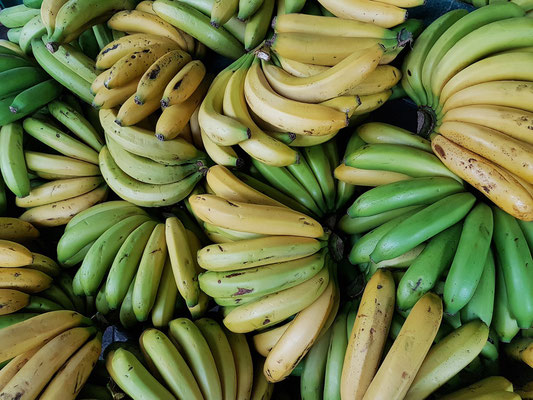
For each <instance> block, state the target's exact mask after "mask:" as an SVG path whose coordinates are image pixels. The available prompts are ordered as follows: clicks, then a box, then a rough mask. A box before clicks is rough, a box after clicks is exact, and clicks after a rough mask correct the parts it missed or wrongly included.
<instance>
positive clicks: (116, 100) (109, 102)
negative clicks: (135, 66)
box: [92, 78, 140, 109]
mask: <svg viewBox="0 0 533 400" xmlns="http://www.w3.org/2000/svg"><path fill="white" fill-rule="evenodd" d="M139 80H140V78H139V79H134V80H132V81H131V82H129V83H127V84H125V85H124V86H122V87H118V88H115V89H107V88H106V87H104V86H102V88H100V89H98V91H97V92H96V94H95V96H94V100H93V103H92V105H93V107H95V108H98V109H101V108H104V109H105V108H114V107H117V106H120V105H122V104H124V102H126V100H128V99H129V98H131V97H133V95H134V94H135V92H136V91H137V85H138V84H139Z"/></svg>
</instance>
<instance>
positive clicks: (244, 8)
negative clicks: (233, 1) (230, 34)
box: [237, 0, 263, 21]
mask: <svg viewBox="0 0 533 400" xmlns="http://www.w3.org/2000/svg"><path fill="white" fill-rule="evenodd" d="M261 4H263V0H239V13H238V15H237V18H239V19H240V20H241V21H246V20H247V19H248V18H250V17H251V16H252V15H254V14H255V13H256V11H257V10H258V9H259V7H261Z"/></svg>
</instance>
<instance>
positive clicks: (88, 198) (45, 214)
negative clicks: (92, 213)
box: [20, 185, 107, 226]
mask: <svg viewBox="0 0 533 400" xmlns="http://www.w3.org/2000/svg"><path fill="white" fill-rule="evenodd" d="M106 197H107V186H106V185H100V186H99V187H97V188H96V189H93V190H91V191H90V192H87V193H85V194H82V195H80V196H77V197H72V198H70V199H66V200H61V201H58V202H55V203H50V204H44V205H42V206H37V207H33V208H30V209H28V210H27V211H26V212H24V213H23V214H22V215H21V216H20V219H22V220H24V221H28V222H31V223H32V224H34V225H39V226H59V225H65V224H67V223H68V222H69V221H70V220H71V219H72V217H73V216H74V215H76V214H78V213H80V212H81V211H84V210H86V209H87V208H89V207H91V206H93V205H95V204H97V203H100V202H102V201H104V200H105V198H106Z"/></svg>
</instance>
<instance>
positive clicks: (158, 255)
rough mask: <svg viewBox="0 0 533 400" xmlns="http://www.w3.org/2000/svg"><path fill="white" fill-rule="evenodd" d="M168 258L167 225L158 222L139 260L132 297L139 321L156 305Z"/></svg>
mask: <svg viewBox="0 0 533 400" xmlns="http://www.w3.org/2000/svg"><path fill="white" fill-rule="evenodd" d="M166 258H167V243H166V241H165V225H164V224H157V225H156V227H155V228H154V230H153V232H152V234H151V235H150V238H149V239H148V242H147V243H146V246H145V248H144V251H143V255H142V257H141V261H140V262H139V268H138V269H137V275H136V278H135V286H134V288H133V293H132V298H131V301H132V303H133V312H134V313H135V316H136V317H137V320H138V321H141V322H142V321H146V320H147V319H148V316H149V314H150V311H151V309H152V307H153V306H154V303H155V299H156V296H157V289H158V287H159V282H160V280H161V275H162V273H163V268H164V266H165V260H166Z"/></svg>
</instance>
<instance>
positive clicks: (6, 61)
mask: <svg viewBox="0 0 533 400" xmlns="http://www.w3.org/2000/svg"><path fill="white" fill-rule="evenodd" d="M30 66H32V63H31V62H30V61H29V60H27V59H25V58H22V57H19V56H14V55H9V54H0V71H1V72H4V71H8V70H10V69H13V68H18V67H30Z"/></svg>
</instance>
